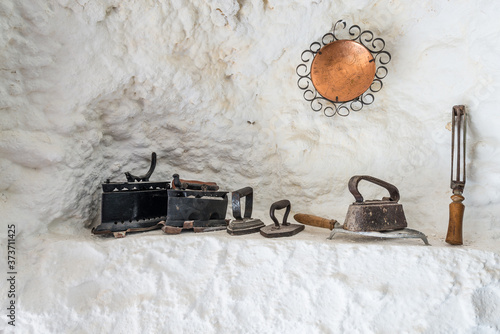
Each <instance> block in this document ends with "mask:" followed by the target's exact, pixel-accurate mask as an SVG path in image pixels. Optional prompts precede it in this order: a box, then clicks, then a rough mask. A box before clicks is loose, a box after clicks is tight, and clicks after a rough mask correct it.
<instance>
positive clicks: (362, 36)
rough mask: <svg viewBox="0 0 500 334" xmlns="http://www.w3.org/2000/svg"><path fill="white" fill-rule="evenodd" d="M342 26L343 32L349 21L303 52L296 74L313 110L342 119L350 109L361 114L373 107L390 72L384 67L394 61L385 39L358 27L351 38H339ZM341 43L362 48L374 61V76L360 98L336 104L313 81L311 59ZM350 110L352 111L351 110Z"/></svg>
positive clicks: (341, 23) (337, 23)
mask: <svg viewBox="0 0 500 334" xmlns="http://www.w3.org/2000/svg"><path fill="white" fill-rule="evenodd" d="M339 24H340V25H342V28H341V29H342V30H344V29H345V28H346V26H347V24H346V22H345V21H343V20H339V21H337V22H336V23H335V25H334V26H333V30H332V32H329V33H327V34H325V35H324V36H323V38H321V42H313V43H312V44H311V45H310V47H309V50H305V51H304V52H302V55H301V60H302V62H303V63H302V64H300V65H299V66H297V68H296V69H295V72H296V73H297V75H298V76H299V79H298V81H297V86H299V88H300V89H301V90H303V91H304V99H305V100H306V101H308V102H310V103H311V108H312V110H314V111H316V112H317V111H321V110H323V113H324V114H325V116H328V117H332V116H334V115H335V114H338V115H339V116H347V115H349V114H350V110H352V111H359V110H361V109H362V108H363V106H365V105H369V104H372V103H373V101H375V97H374V96H373V94H374V93H376V92H378V91H380V90H381V89H382V86H383V84H382V79H384V78H385V77H386V76H387V73H388V70H387V67H385V65H387V64H388V63H389V62H390V61H391V54H390V53H389V52H387V51H384V48H385V41H384V40H383V39H382V38H374V37H375V36H374V34H373V32H371V31H369V30H362V29H361V28H360V27H359V26H358V25H352V26H351V27H350V28H349V29H348V30H347V31H348V33H349V38H338V36H337V30H338V27H337V26H338V25H339ZM338 40H351V41H355V42H358V43H360V44H361V45H363V46H364V47H365V48H366V49H367V50H368V51H370V53H371V54H372V56H373V58H374V59H375V65H376V70H375V77H374V79H373V82H372V83H371V85H370V87H369V88H368V89H367V90H366V91H365V92H364V93H363V94H361V95H360V96H358V97H356V98H354V99H352V100H350V101H346V102H335V101H332V100H330V99H327V98H325V97H324V96H322V95H321V94H320V93H318V91H317V90H316V88H315V87H314V84H313V82H312V79H311V66H312V60H313V59H314V57H315V56H316V55H317V54H318V52H319V51H320V50H321V49H322V48H323V47H324V46H326V45H328V44H330V43H332V42H334V41H338ZM349 109H350V110H349Z"/></svg>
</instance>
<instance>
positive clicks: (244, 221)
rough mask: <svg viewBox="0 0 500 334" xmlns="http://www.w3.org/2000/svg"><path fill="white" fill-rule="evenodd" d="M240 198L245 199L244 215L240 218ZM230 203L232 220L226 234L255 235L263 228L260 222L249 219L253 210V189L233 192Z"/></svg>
mask: <svg viewBox="0 0 500 334" xmlns="http://www.w3.org/2000/svg"><path fill="white" fill-rule="evenodd" d="M242 197H245V213H244V214H243V217H241V198H242ZM231 202H232V207H233V216H234V220H232V221H231V222H230V223H229V225H228V226H227V233H229V234H231V235H242V234H250V233H256V232H259V230H260V229H261V228H262V227H264V226H265V224H264V223H263V222H262V220H260V219H255V218H251V217H252V209H253V189H252V188H251V187H245V188H242V189H239V190H236V191H233V194H232V201H231Z"/></svg>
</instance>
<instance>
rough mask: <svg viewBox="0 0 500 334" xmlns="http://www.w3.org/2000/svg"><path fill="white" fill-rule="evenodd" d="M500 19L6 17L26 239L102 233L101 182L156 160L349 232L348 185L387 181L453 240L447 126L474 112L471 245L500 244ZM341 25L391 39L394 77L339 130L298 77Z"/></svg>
mask: <svg viewBox="0 0 500 334" xmlns="http://www.w3.org/2000/svg"><path fill="white" fill-rule="evenodd" d="M499 11H500V9H499V7H498V5H496V4H495V3H493V2H488V1H483V2H468V1H459V2H456V1H455V2H441V1H425V2H418V3H417V2H415V3H409V2H404V3H400V2H392V1H376V2H370V1H354V2H353V1H351V2H348V3H344V2H340V1H337V2H336V1H295V2H294V1H292V2H290V1H271V0H270V1H240V2H237V1H229V0H228V1H160V2H156V1H83V0H81V1H79V2H78V1H63V0H61V1H22V2H17V1H3V2H2V4H1V5H0V12H1V15H2V16H1V30H2V34H1V43H2V53H1V57H2V58H1V63H2V71H1V77H0V80H1V86H0V89H1V91H0V94H1V99H0V100H1V106H0V108H1V110H2V112H1V114H0V117H1V121H0V124H1V125H0V126H1V130H2V132H1V134H0V136H1V137H0V138H1V141H0V157H1V165H2V174H3V176H2V178H1V181H0V191H1V202H0V203H1V205H2V212H4V213H6V214H7V216H8V217H9V220H12V221H18V222H20V218H22V219H21V220H22V229H23V230H24V233H32V232H39V231H44V230H46V229H47V227H49V228H50V227H56V226H60V225H64V226H72V227H75V228H78V227H82V226H89V225H90V224H92V223H96V222H97V220H98V212H97V208H98V206H99V197H100V193H99V191H100V189H99V185H100V183H101V182H103V180H105V179H106V178H112V179H114V180H123V179H124V176H123V174H122V173H123V172H125V171H130V170H131V171H137V172H140V171H143V170H146V169H147V166H148V159H149V156H150V153H151V152H152V151H156V152H157V153H158V158H159V163H158V167H157V171H156V173H155V174H154V177H153V179H156V180H163V179H169V178H170V176H171V174H173V173H174V172H177V173H179V174H180V175H181V176H182V177H185V178H198V179H204V180H214V181H217V182H218V183H219V184H220V185H221V186H222V187H223V188H224V189H226V190H234V189H238V188H240V187H242V186H246V185H250V186H252V187H254V188H255V192H256V203H255V208H256V210H257V211H261V212H262V213H265V212H266V211H267V208H268V207H269V205H270V203H272V202H273V201H274V200H276V199H281V198H285V197H286V198H289V199H290V200H291V202H292V206H293V210H294V211H296V212H299V211H300V212H307V213H314V214H317V215H322V216H327V217H333V218H336V219H339V220H342V219H343V216H344V215H345V211H346V207H347V205H348V204H349V203H350V202H352V198H351V195H350V194H349V192H348V191H347V186H346V184H347V181H348V179H349V178H350V177H351V176H352V175H355V174H369V175H373V176H376V177H379V178H382V179H384V180H387V181H389V182H391V183H393V184H395V185H397V186H398V187H399V189H400V192H401V202H402V203H403V205H404V207H405V210H406V213H407V216H408V220H409V222H410V225H411V226H413V227H419V228H421V229H424V230H427V231H436V233H438V234H441V235H442V234H444V233H445V232H446V228H447V215H448V208H447V206H448V203H449V202H450V199H449V195H450V190H449V165H450V162H449V160H450V157H449V156H450V148H449V146H450V137H451V136H450V132H449V130H447V129H446V125H447V123H448V122H449V121H450V114H451V107H452V106H453V105H454V104H466V105H468V107H469V111H470V123H469V125H470V126H469V137H468V148H469V163H468V172H469V173H468V180H467V186H466V191H465V194H464V195H465V198H466V200H465V204H466V207H467V209H466V217H465V231H464V232H465V234H466V236H467V239H468V240H480V239H482V238H484V237H492V236H493V237H495V238H498V237H499V236H500V234H499V229H498V226H497V225H498V222H499V220H498V217H497V215H496V214H495V212H498V209H499V197H500V195H499V191H498V189H499V182H500V181H498V180H499V178H498V174H499V172H500V167H498V165H499V164H498V162H499V160H498V159H500V158H499V157H497V154H495V153H496V152H497V147H498V145H497V144H498V141H499V138H500V135H499V134H498V131H497V127H498V120H499V117H498V113H497V110H496V105H497V104H498V99H499V97H498V77H499V75H500V65H499V63H498V62H497V59H496V54H497V52H498V50H499V47H498V46H497V44H498V43H496V40H497V38H498V36H499V30H500V26H499V25H498V24H497V20H496V15H495V14H497V13H499ZM338 19H345V20H346V21H347V22H348V23H349V24H359V25H361V26H362V28H364V29H369V30H372V31H374V32H375V34H376V35H377V36H379V37H382V38H384V39H385V41H386V43H387V47H386V49H387V50H388V51H389V52H391V54H392V56H393V58H392V59H393V60H392V62H391V63H390V64H389V75H388V76H387V78H386V79H385V80H384V88H383V90H382V91H381V92H380V93H378V94H376V102H375V103H374V104H373V105H371V106H369V107H365V108H364V109H363V110H362V111H361V112H359V113H353V114H351V115H350V116H349V117H346V118H342V117H333V118H327V117H325V116H324V115H322V114H319V113H314V112H313V111H312V110H311V109H310V107H309V105H308V103H307V102H306V101H304V100H303V98H302V91H301V90H299V89H298V88H297V86H296V81H297V75H296V73H295V67H296V66H297V65H298V64H299V63H300V54H301V52H302V51H303V50H305V49H307V48H308V47H309V44H310V43H312V42H313V41H316V40H319V38H321V36H323V34H325V33H326V32H328V31H329V30H330V29H331V28H332V25H333V23H334V22H336V21H337V20H338ZM363 187H364V188H363ZM362 190H363V191H364V192H365V193H366V194H367V196H368V197H370V196H371V197H374V198H375V197H379V196H382V195H383V190H381V191H378V190H377V189H376V188H373V189H372V188H371V187H370V186H369V185H365V186H362ZM20 212H22V215H20ZM96 219H97V220H96ZM83 233H87V232H83Z"/></svg>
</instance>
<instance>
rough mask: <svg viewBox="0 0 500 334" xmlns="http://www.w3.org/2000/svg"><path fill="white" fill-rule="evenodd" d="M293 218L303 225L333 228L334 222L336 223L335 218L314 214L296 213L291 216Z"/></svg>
mask: <svg viewBox="0 0 500 334" xmlns="http://www.w3.org/2000/svg"><path fill="white" fill-rule="evenodd" d="M293 218H294V219H295V220H296V221H298V222H299V223H301V224H304V225H310V226H316V227H323V228H328V229H330V230H333V228H334V227H335V223H337V221H336V220H335V219H326V218H321V217H318V216H314V215H308V214H305V213H297V214H296V215H294V216H293Z"/></svg>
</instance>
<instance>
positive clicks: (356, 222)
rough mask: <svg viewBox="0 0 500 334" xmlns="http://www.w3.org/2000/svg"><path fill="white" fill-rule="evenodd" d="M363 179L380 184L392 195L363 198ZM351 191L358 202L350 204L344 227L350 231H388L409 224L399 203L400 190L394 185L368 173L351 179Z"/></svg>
mask: <svg viewBox="0 0 500 334" xmlns="http://www.w3.org/2000/svg"><path fill="white" fill-rule="evenodd" d="M361 180H366V181H369V182H372V183H374V184H376V185H379V186H381V187H383V188H385V189H387V190H388V191H389V194H390V197H384V198H382V200H368V201H365V200H363V196H362V195H361V193H360V192H359V190H358V184H359V182H360V181H361ZM349 191H350V192H351V194H353V196H354V198H355V199H356V202H354V203H353V204H351V205H350V206H349V209H348V211H347V215H346V218H345V221H344V229H346V230H349V231H355V232H358V231H365V232H366V231H388V230H396V229H402V228H405V227H406V226H407V223H406V218H405V214H404V212H403V206H402V205H401V204H399V203H398V201H399V191H398V188H396V187H395V186H394V185H392V184H390V183H388V182H385V181H382V180H380V179H377V178H374V177H372V176H367V175H356V176H353V177H352V178H351V179H350V180H349Z"/></svg>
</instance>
